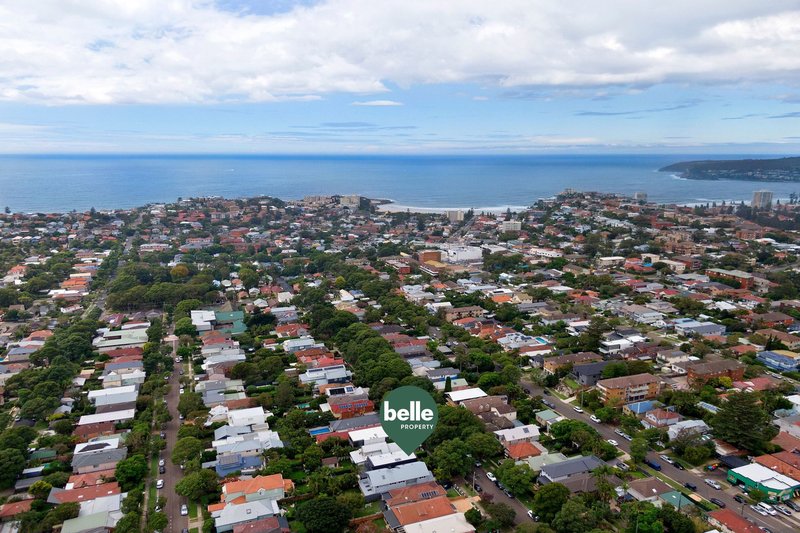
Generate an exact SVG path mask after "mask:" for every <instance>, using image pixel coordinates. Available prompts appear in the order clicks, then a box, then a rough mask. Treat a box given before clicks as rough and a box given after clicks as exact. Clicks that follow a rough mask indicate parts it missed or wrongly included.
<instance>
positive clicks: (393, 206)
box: [375, 200, 530, 214]
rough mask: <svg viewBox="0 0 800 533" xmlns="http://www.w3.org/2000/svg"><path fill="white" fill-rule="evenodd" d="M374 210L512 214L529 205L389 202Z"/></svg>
mask: <svg viewBox="0 0 800 533" xmlns="http://www.w3.org/2000/svg"><path fill="white" fill-rule="evenodd" d="M375 209H376V210H377V211H379V212H384V213H402V212H404V211H408V212H409V213H431V214H444V213H447V212H448V211H464V212H466V211H469V210H470V209H472V211H473V212H474V213H494V214H496V213H505V212H506V211H508V210H509V209H511V211H513V212H519V211H525V210H527V209H530V206H529V205H499V206H492V207H421V206H414V205H405V204H398V203H394V202H392V201H391V200H389V201H388V203H382V204H380V205H377V206H376V207H375Z"/></svg>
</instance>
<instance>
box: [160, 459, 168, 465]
mask: <svg viewBox="0 0 800 533" xmlns="http://www.w3.org/2000/svg"><path fill="white" fill-rule="evenodd" d="M165 464H167V463H166V461H164V459H159V460H158V466H164V465H165Z"/></svg>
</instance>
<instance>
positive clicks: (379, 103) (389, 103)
mask: <svg viewBox="0 0 800 533" xmlns="http://www.w3.org/2000/svg"><path fill="white" fill-rule="evenodd" d="M350 105H358V106H367V107H397V106H401V105H403V103H402V102H395V101H394V100H368V101H366V102H353V103H352V104H350Z"/></svg>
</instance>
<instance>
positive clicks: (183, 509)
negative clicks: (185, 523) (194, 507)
mask: <svg viewBox="0 0 800 533" xmlns="http://www.w3.org/2000/svg"><path fill="white" fill-rule="evenodd" d="M187 514H189V508H188V507H186V504H185V503H184V504H183V505H181V516H186V515H187Z"/></svg>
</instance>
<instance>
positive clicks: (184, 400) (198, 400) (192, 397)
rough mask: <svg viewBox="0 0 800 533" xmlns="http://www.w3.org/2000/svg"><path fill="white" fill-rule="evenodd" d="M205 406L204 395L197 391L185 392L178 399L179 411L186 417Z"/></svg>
mask: <svg viewBox="0 0 800 533" xmlns="http://www.w3.org/2000/svg"><path fill="white" fill-rule="evenodd" d="M205 408H206V406H205V404H204V403H203V397H202V396H200V394H199V393H197V392H189V391H187V392H184V393H183V394H181V397H180V399H179V400H178V412H179V413H180V414H182V415H183V416H184V417H186V416H189V413H193V412H194V411H201V410H203V409H205Z"/></svg>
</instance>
